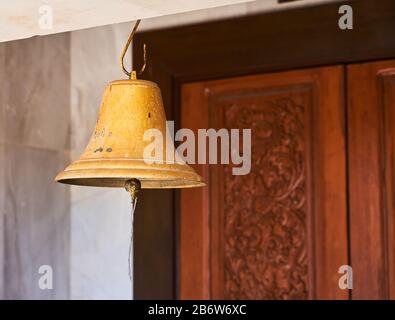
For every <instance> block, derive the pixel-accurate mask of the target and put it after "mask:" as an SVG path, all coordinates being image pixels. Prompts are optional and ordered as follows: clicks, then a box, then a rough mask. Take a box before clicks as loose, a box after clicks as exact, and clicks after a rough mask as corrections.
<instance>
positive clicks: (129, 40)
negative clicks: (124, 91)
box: [120, 20, 147, 79]
mask: <svg viewBox="0 0 395 320" xmlns="http://www.w3.org/2000/svg"><path fill="white" fill-rule="evenodd" d="M140 21H141V20H137V21H136V24H135V25H134V27H133V30H132V32H131V34H130V35H129V39H128V41H127V42H126V44H125V47H124V48H123V51H122V55H121V59H120V62H121V68H122V70H123V72H124V73H125V74H126V75H127V76H128V77H129V79H135V78H136V72H135V71H134V70H132V71H131V72H129V71H128V70H126V68H125V65H124V63H123V60H124V58H125V54H126V51H128V48H129V46H130V44H131V43H132V40H133V37H134V35H135V33H136V31H137V28H138V26H139V24H140ZM143 54H144V64H143V66H142V67H141V69H140V71H139V72H138V74H139V75H141V74H142V73H143V72H144V70H145V67H146V66H147V47H146V45H145V43H144V46H143Z"/></svg>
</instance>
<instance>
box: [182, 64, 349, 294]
mask: <svg viewBox="0 0 395 320" xmlns="http://www.w3.org/2000/svg"><path fill="white" fill-rule="evenodd" d="M343 77H344V68H343V67H342V66H333V67H323V68H315V69H306V70H300V71H289V72H278V73H271V74H262V75H253V76H245V77H237V78H227V79H222V80H213V81H204V82H195V83H188V84H184V85H182V88H181V127H183V128H191V129H192V130H193V131H194V132H195V133H196V132H197V130H198V129H203V128H215V129H219V128H227V129H248V128H250V129H252V156H251V164H252V167H251V172H250V173H249V174H248V175H233V174H232V168H233V167H234V166H233V165H231V164H230V165H204V164H200V165H196V166H195V168H196V169H197V170H198V171H199V173H200V174H201V175H202V176H203V177H204V179H205V180H206V181H207V182H208V185H207V187H205V188H198V189H193V190H192V189H191V190H186V191H182V192H181V208H180V244H179V267H180V270H179V275H180V276H179V280H180V284H179V290H180V291H179V297H180V298H181V299H314V298H321V299H332V298H334V299H347V298H348V292H347V290H341V289H340V288H339V286H338V280H339V276H340V275H339V274H338V269H339V267H340V266H341V265H347V264H348V254H347V226H346V221H347V218H346V156H345V154H346V153H345V138H344V134H345V128H344V126H345V124H344V121H345V120H344V119H345V101H344V92H343V91H344V83H343ZM196 136H197V135H196ZM240 139H241V137H240Z"/></svg>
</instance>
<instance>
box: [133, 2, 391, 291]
mask: <svg viewBox="0 0 395 320" xmlns="http://www.w3.org/2000/svg"><path fill="white" fill-rule="evenodd" d="M342 4H349V5H351V6H352V8H353V13H354V29H353V30H340V29H339V27H338V18H339V17H340V15H339V13H338V9H339V7H340V5H342ZM143 23H144V22H143ZM393 30H395V2H394V1H393V0H381V1H380V2H377V1H375V0H358V1H357V0H354V1H353V0H350V1H340V2H336V3H329V4H322V5H319V6H309V7H304V8H297V9H291V10H285V11H276V12H270V13H263V14H257V15H251V16H246V17H241V18H234V19H228V20H221V21H214V22H207V23H201V24H194V25H188V26H181V27H173V28H166V29H161V30H153V31H147V32H142V33H138V34H136V37H135V40H134V49H133V63H134V65H135V66H136V68H138V67H139V66H141V65H142V46H143V44H144V43H145V44H146V45H147V53H148V65H147V69H146V71H145V73H144V75H143V76H142V78H144V79H147V80H152V81H154V82H156V83H158V85H159V87H160V88H161V91H162V96H163V101H164V105H165V108H166V114H167V118H168V119H169V120H174V121H175V123H176V127H177V125H179V121H180V112H179V111H180V88H181V85H182V84H183V83H186V82H191V81H200V80H208V79H218V78H224V77H231V76H240V75H249V74H254V73H263V72H269V71H270V72H272V71H280V70H290V69H297V68H306V67H318V66H324V65H333V64H345V63H355V62H364V61H371V60H379V59H390V58H394V57H395V42H394V41H393ZM157 197H160V199H159V200H158V199H157ZM153 201H155V202H158V201H162V203H163V205H162V204H161V209H159V208H157V207H156V206H154V205H152V204H150V203H152V202H153ZM178 207H179V194H178V192H177V191H165V192H164V191H152V192H151V191H149V192H145V194H143V197H142V201H141V202H140V210H139V211H140V214H139V215H137V217H136V234H135V237H136V241H135V243H136V248H135V269H134V289H135V298H136V299H155V298H156V299H172V298H177V297H178V257H177V253H178V240H179V234H178V231H177V230H178V216H179V208H178ZM150 221H151V223H150ZM155 221H167V222H168V223H164V224H160V223H153V222H155Z"/></svg>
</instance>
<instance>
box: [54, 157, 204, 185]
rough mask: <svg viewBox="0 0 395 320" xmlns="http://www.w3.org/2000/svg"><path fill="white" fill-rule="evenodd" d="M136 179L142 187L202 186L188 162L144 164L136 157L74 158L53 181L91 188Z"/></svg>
mask: <svg viewBox="0 0 395 320" xmlns="http://www.w3.org/2000/svg"><path fill="white" fill-rule="evenodd" d="M132 178H134V179H138V180H140V182H141V188H142V189H166V188H192V187H203V186H205V185H206V184H205V182H204V181H203V179H202V177H201V176H200V175H199V174H197V173H196V172H195V170H193V169H192V168H191V167H190V166H189V165H187V164H178V163H171V164H169V163H166V164H161V163H159V164H158V163H156V164H146V163H145V162H143V160H136V159H122V160H120V159H118V160H114V159H100V160H97V159H96V160H94V159H93V160H77V161H76V162H74V163H72V164H71V165H69V166H68V167H67V168H66V169H65V170H64V171H62V172H61V173H59V174H58V175H57V176H56V178H55V181H57V182H60V183H64V184H70V185H88V186H93V187H124V184H125V181H126V180H129V179H132Z"/></svg>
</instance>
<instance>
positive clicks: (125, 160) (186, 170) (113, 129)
mask: <svg viewBox="0 0 395 320" xmlns="http://www.w3.org/2000/svg"><path fill="white" fill-rule="evenodd" d="M152 128H156V129H158V130H160V131H161V132H162V135H163V137H166V116H165V112H164V108H163V104H162V96H161V93H160V89H159V88H158V86H157V85H156V84H155V83H153V82H150V81H144V80H136V79H131V80H118V81H113V82H111V83H110V84H109V85H108V86H107V88H106V90H105V92H104V96H103V100H102V105H101V109H100V113H99V118H98V122H97V124H96V128H95V131H94V133H93V135H92V137H91V139H90V141H89V144H88V146H87V148H86V150H85V152H84V153H83V154H82V156H81V158H80V159H79V160H78V161H76V162H74V163H73V164H71V165H70V166H68V167H67V168H66V169H65V170H64V171H63V172H61V173H60V174H59V175H58V176H57V177H56V178H55V180H56V181H58V182H62V183H67V184H74V185H85V186H97V187H122V188H123V187H125V181H127V180H129V179H138V180H140V182H141V187H142V188H187V187H198V186H203V185H204V183H203V182H202V178H201V177H200V176H199V175H198V174H197V173H196V172H195V171H194V170H193V169H192V168H191V167H189V166H188V165H187V164H178V163H175V162H174V161H172V162H168V161H164V162H163V163H153V164H148V163H146V161H144V156H143V154H144V149H145V147H146V146H147V145H148V144H150V143H151V141H144V139H143V136H144V132H146V130H149V129H152ZM166 144H171V145H173V141H171V139H166V138H165V143H164V145H163V158H162V159H164V160H165V159H166V157H165V153H166ZM156 160H158V159H156Z"/></svg>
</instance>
